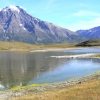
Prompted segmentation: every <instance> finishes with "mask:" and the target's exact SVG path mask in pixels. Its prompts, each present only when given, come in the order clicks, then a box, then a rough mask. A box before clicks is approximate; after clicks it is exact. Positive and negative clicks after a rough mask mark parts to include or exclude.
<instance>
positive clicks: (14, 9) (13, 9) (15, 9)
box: [3, 5, 20, 13]
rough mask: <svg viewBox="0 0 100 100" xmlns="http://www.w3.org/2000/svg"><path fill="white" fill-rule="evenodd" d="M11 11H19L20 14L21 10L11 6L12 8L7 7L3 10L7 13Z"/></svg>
mask: <svg viewBox="0 0 100 100" xmlns="http://www.w3.org/2000/svg"><path fill="white" fill-rule="evenodd" d="M9 9H10V10H12V11H17V12H18V13H19V12H20V10H19V8H18V7H17V6H15V5H10V6H8V7H6V8H4V9H3V10H4V11H5V12H6V11H7V10H9Z"/></svg>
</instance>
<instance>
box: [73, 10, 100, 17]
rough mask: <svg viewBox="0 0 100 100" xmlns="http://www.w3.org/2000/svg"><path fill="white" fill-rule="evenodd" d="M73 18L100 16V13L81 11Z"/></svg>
mask: <svg viewBox="0 0 100 100" xmlns="http://www.w3.org/2000/svg"><path fill="white" fill-rule="evenodd" d="M73 16H79V17H81V16H100V13H97V12H92V11H84V10H83V11H79V12H76V13H74V14H73Z"/></svg>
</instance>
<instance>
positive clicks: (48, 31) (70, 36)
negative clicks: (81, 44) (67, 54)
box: [0, 5, 84, 44]
mask: <svg viewBox="0 0 100 100" xmlns="http://www.w3.org/2000/svg"><path fill="white" fill-rule="evenodd" d="M0 23H1V24H0V40H2V41H12V40H14V41H20V42H26V43H35V44H38V43H39V44H40V43H63V42H76V41H81V40H83V39H84V37H83V36H81V35H79V34H77V33H76V32H73V31H70V30H68V29H65V28H62V27H60V26H57V25H54V24H52V23H49V22H46V21H42V20H40V19H38V18H35V17H33V16H31V15H29V14H28V13H27V12H26V11H25V10H23V9H22V8H20V7H19V6H15V5H10V6H8V7H6V8H3V9H2V10H1V11H0Z"/></svg>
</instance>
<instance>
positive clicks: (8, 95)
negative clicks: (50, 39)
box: [0, 48, 100, 100]
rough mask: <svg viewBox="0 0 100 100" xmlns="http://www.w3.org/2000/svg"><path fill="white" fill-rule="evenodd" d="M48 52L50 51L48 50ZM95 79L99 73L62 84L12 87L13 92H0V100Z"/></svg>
mask: <svg viewBox="0 0 100 100" xmlns="http://www.w3.org/2000/svg"><path fill="white" fill-rule="evenodd" d="M70 49H72V48H69V50H70ZM73 49H74V50H75V48H73ZM76 49H77V48H76ZM79 49H82V48H79ZM49 50H51V49H49ZM53 50H54V49H53ZM55 50H57V49H55ZM58 50H59V49H58ZM60 50H61V49H60ZM64 50H65V49H64ZM67 50H68V49H67ZM98 54H100V53H92V55H88V56H84V58H98V59H100V57H96V56H98ZM95 78H97V79H100V71H98V72H95V73H93V74H91V75H87V76H84V77H81V78H75V79H69V80H67V81H63V82H57V83H50V84H37V85H34V84H32V85H30V86H24V87H23V86H22V87H14V88H16V89H15V90H14V88H12V89H9V90H6V91H1V92H0V100H1V99H3V100H6V99H8V98H13V97H20V96H22V95H27V94H28V93H30V91H32V93H34V94H36V93H39V92H43V91H50V90H55V89H59V88H65V87H69V86H73V85H76V84H81V83H83V82H87V81H90V80H93V79H95Z"/></svg>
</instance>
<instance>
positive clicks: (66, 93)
mask: <svg viewBox="0 0 100 100" xmlns="http://www.w3.org/2000/svg"><path fill="white" fill-rule="evenodd" d="M10 100H100V80H98V79H95V80H91V81H89V82H85V83H82V84H77V85H75V86H71V87H66V88H61V89H55V90H50V91H44V92H39V93H37V94H33V93H29V94H27V95H23V96H21V97H16V98H12V99H10Z"/></svg>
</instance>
